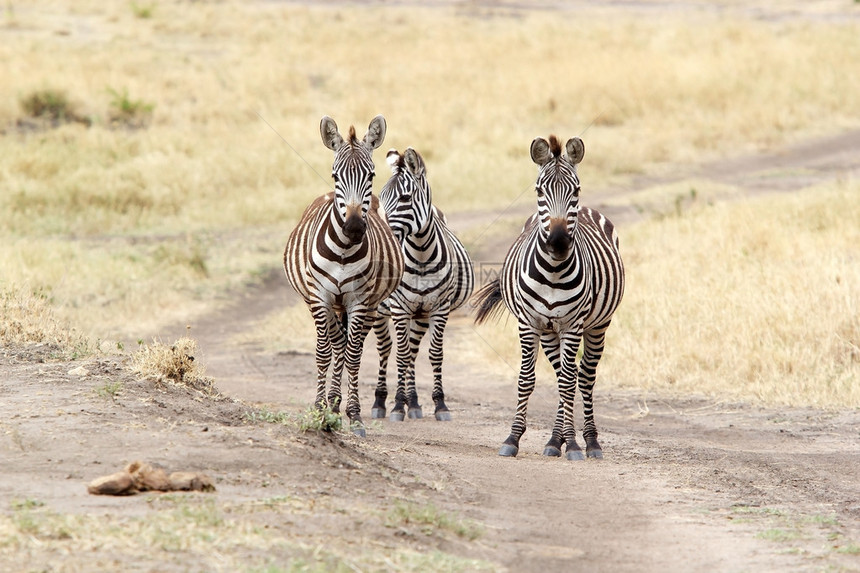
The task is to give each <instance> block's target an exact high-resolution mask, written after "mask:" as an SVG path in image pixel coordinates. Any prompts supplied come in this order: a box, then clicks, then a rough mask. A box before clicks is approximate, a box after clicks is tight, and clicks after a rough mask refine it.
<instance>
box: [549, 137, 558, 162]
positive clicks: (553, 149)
mask: <svg viewBox="0 0 860 573" xmlns="http://www.w3.org/2000/svg"><path fill="white" fill-rule="evenodd" d="M549 150H550V153H552V156H553V157H558V156H560V155H561V142H560V141H559V140H558V138H557V137H556V136H554V135H550V136H549Z"/></svg>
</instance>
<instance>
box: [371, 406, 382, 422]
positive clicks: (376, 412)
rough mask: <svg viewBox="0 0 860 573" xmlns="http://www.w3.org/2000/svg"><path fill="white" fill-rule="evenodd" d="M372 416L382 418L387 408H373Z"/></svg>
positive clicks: (376, 418)
mask: <svg viewBox="0 0 860 573" xmlns="http://www.w3.org/2000/svg"><path fill="white" fill-rule="evenodd" d="M370 417H371V418H373V419H374V420H381V419H382V418H384V417H385V408H371V409H370Z"/></svg>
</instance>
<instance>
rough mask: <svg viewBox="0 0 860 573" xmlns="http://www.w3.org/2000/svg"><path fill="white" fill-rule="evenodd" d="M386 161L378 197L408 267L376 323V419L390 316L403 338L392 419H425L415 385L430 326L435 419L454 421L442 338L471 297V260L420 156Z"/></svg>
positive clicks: (381, 404) (384, 391)
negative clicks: (444, 379)
mask: <svg viewBox="0 0 860 573" xmlns="http://www.w3.org/2000/svg"><path fill="white" fill-rule="evenodd" d="M387 159H388V164H389V165H390V166H391V171H392V175H391V178H390V179H389V180H388V182H387V183H386V184H385V186H384V187H383V188H382V191H380V193H379V199H380V202H381V204H382V207H383V209H384V210H385V212H386V215H387V217H388V224H389V225H390V226H391V229H392V230H393V231H394V235H395V236H396V237H397V239H398V240H399V242H400V244H401V245H402V248H403V257H404V263H405V269H404V273H403V280H402V281H401V283H400V286H398V287H397V290H395V291H394V292H393V293H392V294H391V296H390V297H389V298H388V300H386V301H385V303H384V304H383V305H382V306H381V307H380V311H379V316H378V318H377V321H376V324H375V325H374V331H375V332H376V338H377V347H378V350H379V356H380V367H379V381H378V384H377V387H376V400H375V401H374V403H373V409H372V414H373V417H374V418H384V417H385V400H386V399H387V397H388V387H387V385H386V380H385V378H386V367H387V364H388V356H389V353H390V352H391V338H390V334H389V328H388V317H390V318H391V320H392V321H393V322H394V330H395V333H396V337H397V392H396V394H395V398H394V408H393V409H392V412H391V419H392V420H395V421H401V420H403V419H404V417H405V412H404V408H405V407H407V406H408V416H409V417H410V418H421V417H422V411H421V406H420V405H419V403H418V393H417V390H416V387H415V359H416V357H417V356H418V348H419V345H420V344H421V339H422V338H423V336H424V334H425V333H426V332H427V331H428V329H429V331H430V364H431V365H432V367H433V393H432V399H433V402H434V404H435V417H436V419H437V420H450V419H451V413H450V411H449V410H448V407H447V406H446V405H445V393H444V391H443V388H442V354H443V352H442V341H443V337H444V334H445V326H446V324H447V322H448V316H449V314H450V313H451V311H453V310H455V309H457V308H459V307H460V306H462V305H463V303H465V302H466V301H467V300H468V299H469V297H470V296H471V294H472V290H473V288H474V286H475V278H474V271H473V269H472V261H471V260H470V259H469V255H468V253H466V249H465V248H464V247H463V244H462V243H461V242H460V241H459V239H457V237H455V236H454V234H453V233H452V232H451V230H450V229H449V228H448V225H447V222H446V220H445V216H444V215H443V214H442V213H441V212H440V211H438V210H437V209H436V207H434V206H433V201H432V196H431V191H430V185H429V183H428V182H427V170H426V167H425V164H424V160H423V159H422V157H421V156H420V155H419V154H418V152H417V151H415V150H414V149H412V148H411V147H410V148H407V149H406V151H405V152H404V153H403V155H401V154H400V153H398V152H397V151H396V150H393V149H392V150H391V151H389V152H388V157H387Z"/></svg>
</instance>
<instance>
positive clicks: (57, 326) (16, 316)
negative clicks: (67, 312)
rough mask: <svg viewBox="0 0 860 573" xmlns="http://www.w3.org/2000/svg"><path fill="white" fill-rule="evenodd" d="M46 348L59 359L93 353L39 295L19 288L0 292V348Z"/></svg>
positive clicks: (89, 344) (85, 341)
mask: <svg viewBox="0 0 860 573" xmlns="http://www.w3.org/2000/svg"><path fill="white" fill-rule="evenodd" d="M32 344H38V345H46V346H47V347H48V350H49V352H52V353H53V354H55V355H56V356H57V357H58V358H76V357H78V356H84V355H87V354H89V353H91V352H93V351H95V350H96V348H95V347H94V346H93V344H92V343H91V342H90V341H89V340H88V339H87V337H85V336H83V335H82V334H81V333H80V332H78V331H77V330H75V329H74V328H70V327H69V326H68V325H66V324H63V323H62V322H60V321H59V320H58V319H57V318H56V316H55V313H54V311H53V308H52V307H51V304H50V302H49V301H48V300H47V298H46V297H45V296H44V295H43V294H41V293H38V292H36V293H34V292H31V291H29V290H27V289H25V288H21V287H7V288H6V289H4V290H0V346H14V345H32Z"/></svg>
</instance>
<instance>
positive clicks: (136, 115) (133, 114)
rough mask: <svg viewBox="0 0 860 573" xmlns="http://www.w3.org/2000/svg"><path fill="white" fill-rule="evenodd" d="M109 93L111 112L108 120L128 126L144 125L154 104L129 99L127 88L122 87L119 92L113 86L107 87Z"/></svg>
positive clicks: (150, 114)
mask: <svg viewBox="0 0 860 573" xmlns="http://www.w3.org/2000/svg"><path fill="white" fill-rule="evenodd" d="M107 91H108V93H109V94H110V95H111V98H112V99H111V102H110V106H111V108H112V109H111V112H110V120H111V122H113V123H119V124H122V125H126V126H128V127H144V126H145V125H146V123H147V122H148V121H149V119H150V117H151V116H152V110H153V109H155V104H153V103H147V102H145V101H143V100H139V99H137V100H136V99H131V98H130V97H129V95H128V88H123V90H122V92H119V91H117V90H115V89H113V88H107Z"/></svg>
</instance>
